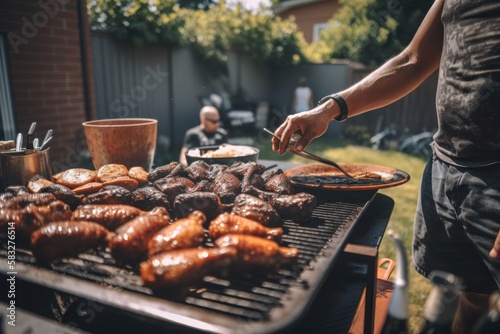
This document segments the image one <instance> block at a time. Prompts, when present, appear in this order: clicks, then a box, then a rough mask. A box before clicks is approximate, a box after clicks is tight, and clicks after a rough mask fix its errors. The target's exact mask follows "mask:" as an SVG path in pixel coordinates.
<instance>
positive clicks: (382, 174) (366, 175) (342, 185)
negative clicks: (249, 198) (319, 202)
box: [285, 163, 410, 190]
mask: <svg viewBox="0 0 500 334" xmlns="http://www.w3.org/2000/svg"><path fill="white" fill-rule="evenodd" d="M339 165H341V166H342V167H343V168H344V169H345V170H346V171H347V172H348V173H349V174H351V175H353V176H354V179H351V178H348V177H346V176H345V175H344V174H342V172H341V171H339V170H338V169H337V168H335V167H333V166H329V165H325V164H308V165H303V166H298V167H294V168H291V169H289V170H287V171H286V172H285V174H286V175H287V176H288V177H289V178H290V180H291V182H292V184H293V185H294V186H299V187H305V188H312V189H324V190H370V189H382V188H389V187H394V186H398V185H401V184H403V183H406V182H408V181H409V180H410V175H408V173H406V172H404V171H402V170H399V169H396V168H392V167H386V166H378V165H370V164H358V163H340V164H339Z"/></svg>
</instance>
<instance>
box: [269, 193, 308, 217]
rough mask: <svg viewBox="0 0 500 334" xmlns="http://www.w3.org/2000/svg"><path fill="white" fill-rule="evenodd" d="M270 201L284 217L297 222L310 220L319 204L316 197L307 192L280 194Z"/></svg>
mask: <svg viewBox="0 0 500 334" xmlns="http://www.w3.org/2000/svg"><path fill="white" fill-rule="evenodd" d="M270 203H271V205H272V206H273V208H275V209H276V211H278V214H279V215H280V216H281V217H282V218H285V219H291V220H293V221H295V222H305V221H307V220H309V219H310V218H311V215H312V212H313V210H314V208H315V207H316V206H317V205H318V204H317V201H316V197H314V195H311V194H308V193H305V192H302V193H298V194H295V195H279V196H276V197H275V198H274V199H273V200H272V201H271V202H270Z"/></svg>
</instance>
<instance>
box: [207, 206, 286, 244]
mask: <svg viewBox="0 0 500 334" xmlns="http://www.w3.org/2000/svg"><path fill="white" fill-rule="evenodd" d="M208 231H209V234H210V236H211V237H212V238H214V239H217V238H219V237H221V236H223V235H225V234H230V233H241V234H251V235H256V236H259V237H262V238H267V239H272V240H279V239H281V235H282V234H283V229H282V228H281V227H276V228H269V227H265V226H264V225H262V224H261V223H259V222H256V221H255V220H252V219H248V218H245V217H241V216H238V215H235V214H232V213H228V212H225V213H222V214H220V215H219V216H217V218H215V219H214V220H212V221H211V222H210V227H209V229H208Z"/></svg>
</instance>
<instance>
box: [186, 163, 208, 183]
mask: <svg viewBox="0 0 500 334" xmlns="http://www.w3.org/2000/svg"><path fill="white" fill-rule="evenodd" d="M185 173H186V174H187V177H188V178H189V179H190V180H193V181H194V182H199V181H201V180H207V179H209V177H210V165H209V164H207V163H206V162H205V161H202V160H197V161H195V162H193V163H192V164H191V165H189V166H188V167H186V170H185Z"/></svg>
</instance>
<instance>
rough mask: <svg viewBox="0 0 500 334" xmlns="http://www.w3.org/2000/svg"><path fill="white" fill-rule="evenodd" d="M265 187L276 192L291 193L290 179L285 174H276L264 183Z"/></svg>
mask: <svg viewBox="0 0 500 334" xmlns="http://www.w3.org/2000/svg"><path fill="white" fill-rule="evenodd" d="M265 189H266V190H267V191H272V192H275V193H278V194H293V187H292V183H291V182H290V179H289V178H288V176H286V175H285V174H276V175H274V176H273V177H271V178H270V179H269V180H267V182H266V183H265Z"/></svg>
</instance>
